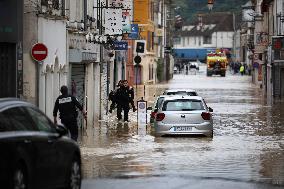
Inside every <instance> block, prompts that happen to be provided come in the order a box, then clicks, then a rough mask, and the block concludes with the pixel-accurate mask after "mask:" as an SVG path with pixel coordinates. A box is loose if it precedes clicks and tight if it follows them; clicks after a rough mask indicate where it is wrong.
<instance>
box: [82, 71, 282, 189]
mask: <svg viewBox="0 0 284 189" xmlns="http://www.w3.org/2000/svg"><path fill="white" fill-rule="evenodd" d="M166 88H183V89H187V88H190V89H194V90H196V91H197V92H198V94H199V95H200V96H202V97H204V98H205V100H206V102H207V105H208V106H209V107H211V108H213V110H214V112H213V117H214V137H213V138H206V137H204V138H197V137H165V138H161V137H154V136H152V135H151V134H150V130H151V129H150V128H149V127H148V129H147V132H138V129H137V127H136V114H135V113H133V112H131V115H130V117H131V122H130V123H129V124H125V123H117V120H116V119H115V112H114V113H113V114H112V115H110V116H109V120H108V121H104V122H100V123H99V124H98V125H95V126H94V128H92V127H90V126H89V127H88V129H87V130H86V131H84V132H82V134H81V138H80V142H79V144H80V147H81V152H82V161H83V176H84V180H83V184H82V188H83V189H87V188H96V189H102V188H104V189H120V188H121V189H122V188H135V189H137V188H143V189H145V188H204V187H208V188H219V189H220V188H283V187H284V127H283V125H284V103H283V102H281V101H280V100H279V101H277V102H273V103H272V104H271V103H267V102H266V98H265V97H263V96H262V92H261V89H259V88H257V87H256V86H254V85H253V84H251V76H241V75H232V74H231V73H230V72H229V71H227V75H226V77H219V76H213V77H206V72H205V66H201V67H200V71H199V72H198V73H196V74H195V73H194V72H190V73H189V75H183V74H178V75H174V77H173V79H172V80H171V81H170V82H169V83H168V84H164V85H155V86H153V85H152V86H150V85H147V86H146V87H145V89H146V91H145V94H146V100H147V101H148V102H149V105H151V104H152V103H153V100H154V95H159V94H161V93H162V92H163V90H164V89H166ZM143 94H144V91H143V87H141V86H139V88H138V95H137V96H143ZM139 131H140V130H139Z"/></svg>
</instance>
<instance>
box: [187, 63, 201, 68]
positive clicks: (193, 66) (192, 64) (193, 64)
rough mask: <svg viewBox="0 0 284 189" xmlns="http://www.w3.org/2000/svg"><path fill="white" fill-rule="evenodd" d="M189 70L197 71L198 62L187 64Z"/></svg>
mask: <svg viewBox="0 0 284 189" xmlns="http://www.w3.org/2000/svg"><path fill="white" fill-rule="evenodd" d="M189 69H196V70H199V64H198V62H189Z"/></svg>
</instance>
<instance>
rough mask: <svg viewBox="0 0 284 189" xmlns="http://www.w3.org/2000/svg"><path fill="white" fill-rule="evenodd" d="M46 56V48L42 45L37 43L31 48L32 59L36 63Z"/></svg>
mask: <svg viewBox="0 0 284 189" xmlns="http://www.w3.org/2000/svg"><path fill="white" fill-rule="evenodd" d="M47 55H48V49H47V47H46V46H45V45H44V44H42V43H37V44H35V45H34V46H33V47H32V57H33V59H35V60H36V61H38V62H40V61H43V60H44V59H45V58H46V57H47Z"/></svg>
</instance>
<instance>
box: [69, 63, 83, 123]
mask: <svg viewBox="0 0 284 189" xmlns="http://www.w3.org/2000/svg"><path fill="white" fill-rule="evenodd" d="M71 81H72V82H74V83H75V89H73V90H72V88H71V94H72V95H74V96H75V97H76V98H77V99H78V101H79V102H80V104H81V105H83V106H84V105H85V65H84V64H72V73H71ZM78 126H79V127H80V128H83V116H82V114H81V113H79V114H78Z"/></svg>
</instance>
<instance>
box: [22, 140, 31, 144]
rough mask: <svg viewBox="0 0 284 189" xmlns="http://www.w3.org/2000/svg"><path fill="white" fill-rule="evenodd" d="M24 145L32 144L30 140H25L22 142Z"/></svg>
mask: <svg viewBox="0 0 284 189" xmlns="http://www.w3.org/2000/svg"><path fill="white" fill-rule="evenodd" d="M24 143H25V144H30V143H32V141H31V140H28V139H25V140H24Z"/></svg>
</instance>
